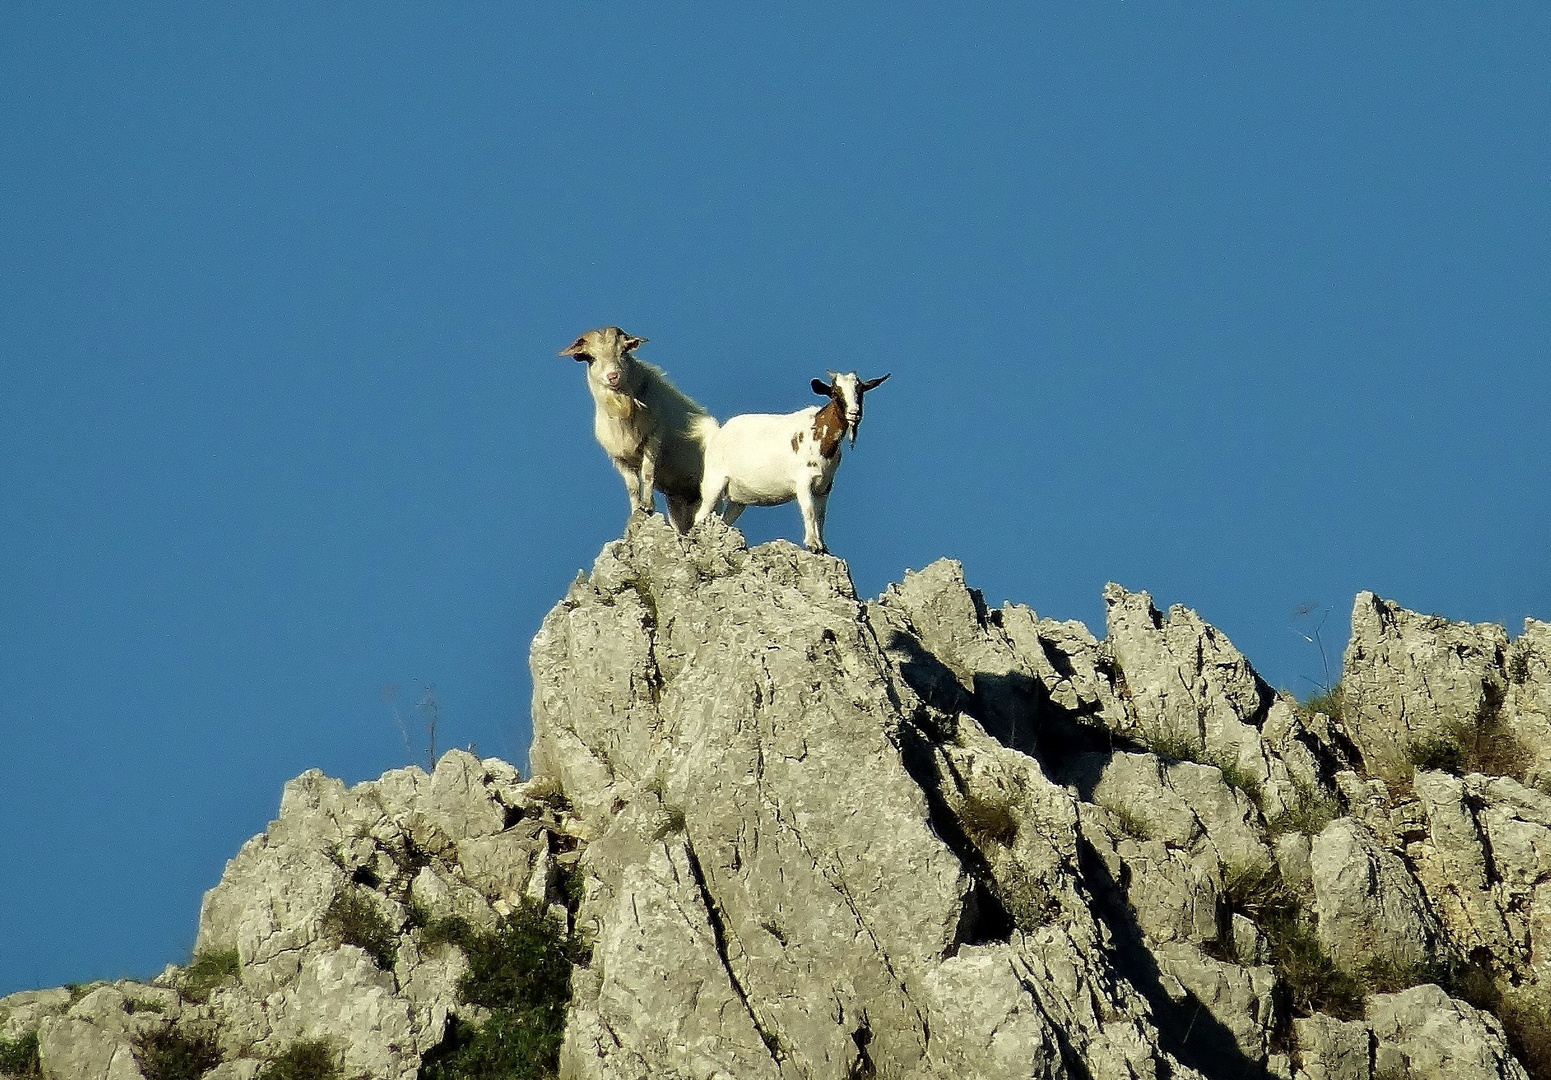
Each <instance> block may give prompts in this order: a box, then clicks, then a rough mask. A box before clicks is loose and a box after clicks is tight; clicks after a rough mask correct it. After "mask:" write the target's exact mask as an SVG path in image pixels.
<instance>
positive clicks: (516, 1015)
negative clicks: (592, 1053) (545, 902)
mask: <svg viewBox="0 0 1551 1080" xmlns="http://www.w3.org/2000/svg"><path fill="white" fill-rule="evenodd" d="M455 944H457V945H458V947H459V948H461V949H462V950H463V952H464V955H465V956H467V957H468V961H469V968H468V971H467V972H465V973H464V975H463V977H462V978H461V979H459V980H458V996H459V998H460V999H462V1001H463V1002H464V1003H465V1004H469V1005H478V1006H480V1007H482V1008H484V1009H488V1010H489V1011H490V1012H489V1018H488V1019H487V1020H486V1021H485V1022H484V1023H483V1024H481V1025H479V1026H478V1027H475V1026H474V1025H472V1024H469V1023H468V1022H466V1021H463V1020H460V1019H459V1018H457V1017H453V1018H451V1019H449V1021H448V1025H447V1035H446V1036H445V1038H443V1040H442V1042H441V1044H440V1045H438V1046H437V1047H436V1048H435V1049H433V1050H431V1051H430V1052H429V1053H427V1054H426V1056H425V1059H424V1063H423V1065H422V1066H421V1073H420V1075H421V1078H422V1080H537V1078H541V1077H543V1078H548V1077H553V1076H554V1075H555V1070H556V1068H557V1067H558V1064H559V1060H560V1041H561V1038H562V1037H563V1035H564V1032H565V1013H566V1007H567V1005H568V1004H569V1003H570V1000H571V970H572V967H573V965H574V964H577V963H585V962H586V957H585V955H584V950H583V947H582V945H581V943H580V941H579V940H578V939H577V938H576V937H573V936H568V935H567V934H566V930H565V927H564V926H563V925H562V924H561V922H560V921H559V920H558V919H554V918H551V917H550V916H549V915H548V914H547V913H546V911H545V910H544V909H543V908H541V907H539V906H538V905H536V904H534V903H532V902H531V901H526V900H525V901H524V902H523V905H522V906H521V907H520V908H518V909H517V910H516V911H514V912H512V913H511V914H510V915H508V916H506V917H505V918H503V919H502V920H501V921H500V922H499V923H498V924H497V925H496V926H495V928H494V929H491V930H470V929H465V930H464V931H463V932H461V933H460V934H459V938H458V940H456V941H455Z"/></svg>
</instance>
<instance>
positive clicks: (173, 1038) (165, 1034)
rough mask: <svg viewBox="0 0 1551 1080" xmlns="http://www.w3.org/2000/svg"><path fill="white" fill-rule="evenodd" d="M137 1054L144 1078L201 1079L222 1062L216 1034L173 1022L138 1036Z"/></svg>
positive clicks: (135, 1047)
mask: <svg viewBox="0 0 1551 1080" xmlns="http://www.w3.org/2000/svg"><path fill="white" fill-rule="evenodd" d="M134 1053H135V1061H136V1063H138V1064H139V1066H140V1073H141V1075H142V1076H144V1077H145V1080H199V1078H200V1077H201V1076H203V1075H204V1074H205V1073H207V1072H209V1071H210V1070H211V1069H213V1068H215V1067H216V1066H217V1065H219V1064H220V1063H221V1051H220V1049H219V1048H218V1047H217V1046H216V1044H215V1038H214V1036H212V1035H210V1034H209V1033H208V1032H197V1033H196V1032H188V1031H184V1030H183V1029H181V1028H179V1027H176V1026H174V1025H172V1024H170V1023H168V1024H163V1025H162V1026H161V1027H158V1028H152V1029H151V1030H150V1031H147V1032H144V1033H143V1034H140V1035H138V1036H136V1037H135V1040H134Z"/></svg>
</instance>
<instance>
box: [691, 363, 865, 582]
mask: <svg viewBox="0 0 1551 1080" xmlns="http://www.w3.org/2000/svg"><path fill="white" fill-rule="evenodd" d="M829 378H830V381H829V382H828V383H827V384H826V383H824V382H823V381H822V380H820V379H814V380H813V392H814V393H815V394H818V395H819V396H820V397H827V398H829V403H828V404H826V405H824V406H822V407H821V406H812V407H810V408H806V409H802V410H799V411H798V412H794V413H784V414H780V415H776V414H770V413H748V414H746V415H744V416H734V417H733V418H732V419H731V420H728V421H727V423H725V424H723V425H722V427H721V430H719V431H718V432H717V433H716V434H715V435H714V436H712V438H711V440H710V442H708V443H707V444H706V454H705V481H704V482H703V483H702V484H701V486H700V513H699V514H698V515H696V517H695V521H696V522H697V523H698V522H701V521H705V520H706V519H707V518H709V517H710V516H711V514H712V513H713V512H714V511H715V510H716V508H717V506H718V504H720V503H721V501H722V500H723V499H726V500H727V509H726V510H724V511H723V513H722V518H723V520H725V521H726V522H727V523H728V524H729V525H730V524H732V523H733V522H734V521H736V520H737V518H738V515H739V514H741V513H743V510H744V508H745V507H749V506H779V505H781V504H782V503H788V502H791V501H792V500H793V499H796V500H797V505H798V507H799V508H800V509H801V510H802V527H803V539H802V542H803V544H805V545H806V546H807V548H808V550H809V551H826V550H828V549H827V548H825V546H824V512H825V509H826V508H827V507H828V505H829V492H830V489H831V488H832V487H833V486H834V483H835V470H836V469H838V468H840V449H841V442H842V440H843V438H844V437H845V436H846V435H849V436H850V438H851V445H852V446H855V445H856V429H857V428H858V427H860V426H861V423H862V395H863V394H865V393H867V391H869V390H871V389H873V388H874V387H875V386H877V385H878V384H879V383H881V382H882V381H883V380H884V379H887V378H888V376H887V375H884V376H883V377H882V378H877V379H868V380H867V381H866V382H863V381H862V380H860V379H858V378H857V376H856V372H854V371H852V372H850V373H848V374H845V375H837V374H835V373H834V372H833V371H831V372H830V373H829Z"/></svg>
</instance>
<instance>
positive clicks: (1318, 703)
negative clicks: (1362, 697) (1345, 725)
mask: <svg viewBox="0 0 1551 1080" xmlns="http://www.w3.org/2000/svg"><path fill="white" fill-rule="evenodd" d="M1298 708H1299V711H1300V712H1302V713H1303V714H1304V715H1305V716H1313V715H1315V714H1316V713H1323V714H1324V715H1326V716H1328V717H1330V719H1332V720H1334V721H1335V722H1336V723H1338V724H1339V723H1341V722H1342V721H1343V720H1345V719H1346V702H1345V700H1344V699H1343V698H1342V696H1341V684H1340V683H1339V682H1338V683H1336V684H1335V685H1334V686H1332V687H1331V688H1330V689H1329V690H1322V691H1321V692H1320V693H1318V694H1315V695H1314V696H1313V697H1311V698H1309V699H1308V700H1307V701H1305V702H1304V703H1303V704H1302V705H1300V706H1299V707H1298Z"/></svg>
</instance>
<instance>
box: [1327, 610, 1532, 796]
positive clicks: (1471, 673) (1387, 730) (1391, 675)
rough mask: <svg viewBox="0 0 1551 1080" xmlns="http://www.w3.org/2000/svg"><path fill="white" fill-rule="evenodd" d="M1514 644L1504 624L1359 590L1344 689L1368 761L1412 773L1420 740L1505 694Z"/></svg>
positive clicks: (1469, 716)
mask: <svg viewBox="0 0 1551 1080" xmlns="http://www.w3.org/2000/svg"><path fill="white" fill-rule="evenodd" d="M1507 647H1508V635H1507V633H1506V632H1505V631H1504V630H1503V628H1502V627H1500V626H1494V625H1492V624H1490V623H1480V624H1471V623H1457V622H1450V621H1448V620H1447V619H1443V618H1440V617H1439V616H1436V615H1420V614H1417V613H1416V612H1414V611H1407V610H1405V609H1404V608H1402V607H1400V606H1399V605H1398V604H1395V603H1393V602H1391V601H1388V600H1383V599H1380V598H1379V597H1377V596H1374V595H1373V594H1372V593H1370V592H1361V593H1358V594H1357V600H1356V602H1355V603H1354V604H1353V606H1352V637H1351V640H1350V642H1349V643H1348V644H1347V647H1346V655H1345V658H1344V660H1343V664H1342V675H1341V696H1342V701H1343V707H1344V710H1345V713H1346V716H1347V723H1348V726H1349V727H1350V728H1351V731H1352V738H1353V741H1354V742H1355V743H1356V745H1357V749H1358V750H1359V751H1360V753H1361V754H1362V757H1363V760H1364V762H1365V763H1366V764H1367V766H1368V768H1369V769H1371V770H1374V771H1377V772H1388V773H1391V774H1393V773H1395V772H1397V771H1399V772H1409V769H1410V766H1409V764H1408V761H1407V753H1408V751H1409V750H1410V748H1411V746H1412V745H1413V744H1415V743H1416V742H1418V741H1419V740H1421V739H1424V738H1426V737H1428V736H1431V735H1436V734H1438V733H1440V732H1441V731H1442V730H1443V729H1444V728H1445V727H1446V726H1447V725H1449V724H1453V723H1459V722H1472V721H1473V720H1474V719H1475V718H1476V717H1477V716H1479V715H1481V713H1482V712H1483V710H1485V709H1487V708H1490V707H1491V706H1492V703H1493V702H1498V701H1501V699H1502V696H1503V692H1504V678H1503V663H1504V658H1505V654H1506V652H1507Z"/></svg>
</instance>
